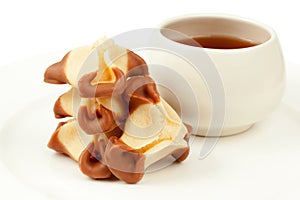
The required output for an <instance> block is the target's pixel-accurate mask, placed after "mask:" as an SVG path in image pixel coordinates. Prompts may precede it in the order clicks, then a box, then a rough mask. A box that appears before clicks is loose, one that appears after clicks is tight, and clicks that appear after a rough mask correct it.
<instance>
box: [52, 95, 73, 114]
mask: <svg viewBox="0 0 300 200" xmlns="http://www.w3.org/2000/svg"><path fill="white" fill-rule="evenodd" d="M53 112H54V116H55V118H57V119H60V118H65V117H72V116H71V115H70V114H68V113H66V111H65V110H64V109H63V107H62V106H61V103H60V98H58V99H57V100H56V102H55V104H54V107H53Z"/></svg>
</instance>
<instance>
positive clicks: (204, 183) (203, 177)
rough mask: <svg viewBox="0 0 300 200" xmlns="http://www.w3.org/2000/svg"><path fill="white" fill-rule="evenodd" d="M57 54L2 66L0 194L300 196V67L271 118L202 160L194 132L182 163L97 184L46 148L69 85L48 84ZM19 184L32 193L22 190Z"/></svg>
mask: <svg viewBox="0 0 300 200" xmlns="http://www.w3.org/2000/svg"><path fill="white" fill-rule="evenodd" d="M59 57H61V55H44V56H38V57H35V58H31V59H27V60H24V61H22V62H19V63H16V64H12V65H10V66H6V67H2V68H0V72H1V77H0V78H1V82H0V84H1V92H2V97H5V98H2V100H1V105H2V108H1V109H2V115H1V121H0V122H1V125H3V127H2V130H1V132H0V162H1V164H2V165H4V166H5V168H4V167H2V168H1V166H0V172H1V173H2V174H4V176H2V177H1V179H0V183H1V186H2V187H6V189H5V190H6V192H5V191H3V192H1V193H0V198H1V199H2V197H7V196H4V195H8V194H9V195H10V197H12V196H18V197H19V196H20V195H18V193H19V191H22V193H21V192H20V194H26V195H39V198H42V197H44V198H46V199H67V198H68V199H85V198H86V199H89V198H93V199H94V198H97V199H103V198H113V199H114V198H125V199H127V198H130V199H150V198H151V199H155V198H159V199H161V197H162V196H163V197H165V198H170V197H178V198H177V199H179V198H181V197H182V198H186V197H187V196H188V197H193V198H197V199H221V198H222V199H223V198H225V199H226V198H231V199H288V198H289V197H290V198H293V199H297V197H298V198H299V197H300V193H299V192H298V188H299V187H300V182H299V180H300V171H299V169H300V123H299V122H300V106H299V107H298V105H299V104H297V103H298V101H295V99H297V98H298V99H299V97H300V94H299V93H298V94H297V91H299V89H300V87H298V90H295V89H297V84H298V83H300V81H298V80H297V78H293V77H296V76H293V74H296V73H298V74H299V71H300V70H298V68H297V65H293V66H291V65H288V66H287V69H288V78H289V79H288V80H293V81H291V82H288V88H287V94H286V96H285V99H284V103H282V104H281V105H280V107H279V108H278V109H277V110H276V111H275V112H274V113H273V114H272V115H271V116H269V117H268V118H267V119H266V120H264V121H262V122H260V123H258V124H256V125H255V126H254V127H253V128H252V129H250V130H249V131H247V132H245V133H243V134H240V135H236V136H232V137H225V138H222V139H220V140H219V142H218V144H217V146H216V148H215V149H214V150H213V151H212V153H211V154H210V155H209V156H208V157H207V158H205V159H204V160H199V159H198V157H199V153H200V149H201V146H202V142H203V138H198V137H197V138H196V140H195V141H194V142H193V143H192V153H191V155H190V156H189V158H188V159H187V160H186V161H185V162H184V163H182V164H174V165H172V166H169V167H167V168H164V169H162V170H160V171H156V172H154V173H151V174H146V175H145V177H144V178H143V179H142V181H141V182H140V183H138V184H136V185H128V184H125V183H123V182H122V181H93V180H91V179H89V178H87V177H85V176H84V175H82V174H81V172H80V171H79V169H78V166H77V164H76V163H75V162H74V161H72V160H71V159H68V158H67V157H64V156H61V155H59V154H56V153H54V152H53V151H51V150H49V149H48V148H47V147H46V145H47V142H48V140H49V138H50V136H51V133H52V132H53V130H54V129H55V127H56V124H57V120H55V119H53V114H52V106H53V102H54V101H55V100H56V97H57V95H58V94H60V93H62V92H63V91H64V90H65V89H66V88H65V87H64V86H53V85H49V84H44V83H43V81H42V79H43V72H44V70H45V67H46V66H48V65H49V64H51V63H53V62H54V61H56V60H57V58H59ZM290 69H292V70H293V72H292V73H290V72H289V70H290ZM298 86H299V85H298ZM291 89H292V90H291ZM3 113H4V114H3ZM6 169H8V170H6ZM7 171H10V174H8V172H7ZM1 173H0V175H1ZM3 177H4V179H3ZM12 180H13V182H12ZM6 183H10V184H8V185H7V184H6ZM20 183H22V184H25V185H26V186H27V187H28V190H30V191H31V192H30V193H25V192H24V191H23V190H24V188H22V186H21V184H20ZM7 191H16V192H15V194H11V192H7ZM23 197H24V196H23ZM27 197H30V198H31V197H32V196H27ZM4 199H5V198H4ZM31 199H32V198H31Z"/></svg>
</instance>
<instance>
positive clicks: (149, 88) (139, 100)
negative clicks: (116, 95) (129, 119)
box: [124, 76, 160, 113]
mask: <svg viewBox="0 0 300 200" xmlns="http://www.w3.org/2000/svg"><path fill="white" fill-rule="evenodd" d="M124 98H125V101H126V102H128V105H129V112H130V113H132V112H133V111H134V110H136V109H137V108H138V107H139V106H140V105H142V104H156V103H158V102H159V101H160V97H159V93H158V91H157V89H156V85H155V83H154V81H153V80H152V78H150V77H149V76H135V77H132V78H130V79H128V80H127V88H126V90H125V94H124Z"/></svg>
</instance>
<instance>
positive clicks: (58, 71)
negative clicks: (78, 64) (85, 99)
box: [44, 52, 70, 84]
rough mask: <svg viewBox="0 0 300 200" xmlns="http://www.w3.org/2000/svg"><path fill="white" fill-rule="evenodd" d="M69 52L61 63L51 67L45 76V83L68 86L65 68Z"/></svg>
mask: <svg viewBox="0 0 300 200" xmlns="http://www.w3.org/2000/svg"><path fill="white" fill-rule="evenodd" d="M69 53H70V52H68V53H67V54H66V55H65V56H64V57H63V59H62V60H61V61H60V62H57V63H54V64H53V65H51V66H49V67H48V68H47V69H46V71H45V74H44V81H45V82H46V83H52V84H66V83H68V80H67V77H66V75H65V72H64V66H65V63H66V61H67V60H68V57H69Z"/></svg>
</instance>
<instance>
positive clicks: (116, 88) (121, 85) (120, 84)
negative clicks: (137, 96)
mask: <svg viewBox="0 0 300 200" xmlns="http://www.w3.org/2000/svg"><path fill="white" fill-rule="evenodd" d="M112 70H113V72H114V74H115V76H116V81H115V82H114V83H98V84H97V85H91V81H92V80H93V79H94V78H95V77H96V75H97V72H91V73H89V74H86V75H84V76H82V77H81V78H80V80H79V81H78V90H79V96H81V97H84V98H94V97H96V98H97V97H108V96H111V95H112V94H113V93H114V94H121V93H122V92H123V91H124V89H125V87H126V80H125V75H124V73H123V72H122V70H120V69H118V68H112Z"/></svg>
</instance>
